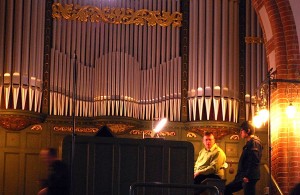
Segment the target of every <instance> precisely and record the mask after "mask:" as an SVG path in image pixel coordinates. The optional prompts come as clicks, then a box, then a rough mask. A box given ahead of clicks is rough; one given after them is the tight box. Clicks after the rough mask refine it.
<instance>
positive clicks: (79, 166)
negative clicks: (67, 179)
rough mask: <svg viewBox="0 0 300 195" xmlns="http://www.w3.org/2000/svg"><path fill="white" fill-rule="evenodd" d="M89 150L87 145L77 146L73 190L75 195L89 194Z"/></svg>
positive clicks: (79, 144) (80, 144)
mask: <svg viewBox="0 0 300 195" xmlns="http://www.w3.org/2000/svg"><path fill="white" fill-rule="evenodd" d="M88 148H89V145H88V144H87V143H78V144H76V146H75V157H74V164H73V166H74V169H73V175H74V177H73V184H74V185H73V190H74V194H87V182H88V174H87V172H88V163H89V162H88V161H89V157H90V156H89V155H88Z"/></svg>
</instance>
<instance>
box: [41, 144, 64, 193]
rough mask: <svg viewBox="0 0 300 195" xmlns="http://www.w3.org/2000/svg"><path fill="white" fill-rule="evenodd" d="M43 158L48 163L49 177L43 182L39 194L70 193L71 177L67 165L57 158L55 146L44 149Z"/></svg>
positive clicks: (42, 151)
mask: <svg viewBox="0 0 300 195" xmlns="http://www.w3.org/2000/svg"><path fill="white" fill-rule="evenodd" d="M40 157H41V159H42V160H43V161H44V162H45V163H46V164H47V165H48V172H49V173H48V178H47V179H46V180H44V181H43V182H42V184H41V185H42V189H41V190H40V191H39V193H38V195H69V194H70V177H69V169H68V167H67V165H66V164H65V163H64V162H62V161H61V160H59V159H58V158H57V152H56V149H54V148H46V149H42V150H41V152H40Z"/></svg>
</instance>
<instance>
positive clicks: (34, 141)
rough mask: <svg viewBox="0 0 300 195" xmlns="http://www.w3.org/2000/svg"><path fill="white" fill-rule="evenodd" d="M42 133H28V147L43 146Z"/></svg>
mask: <svg viewBox="0 0 300 195" xmlns="http://www.w3.org/2000/svg"><path fill="white" fill-rule="evenodd" d="M41 145H42V140H41V134H37V133H26V148H41Z"/></svg>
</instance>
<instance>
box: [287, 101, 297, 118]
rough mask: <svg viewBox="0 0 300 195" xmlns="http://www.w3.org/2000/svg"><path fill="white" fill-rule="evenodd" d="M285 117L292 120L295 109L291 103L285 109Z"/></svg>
mask: <svg viewBox="0 0 300 195" xmlns="http://www.w3.org/2000/svg"><path fill="white" fill-rule="evenodd" d="M285 111H286V115H287V117H288V118H294V117H295V114H296V108H295V106H293V104H292V103H290V105H289V106H288V107H287V108H286V110H285Z"/></svg>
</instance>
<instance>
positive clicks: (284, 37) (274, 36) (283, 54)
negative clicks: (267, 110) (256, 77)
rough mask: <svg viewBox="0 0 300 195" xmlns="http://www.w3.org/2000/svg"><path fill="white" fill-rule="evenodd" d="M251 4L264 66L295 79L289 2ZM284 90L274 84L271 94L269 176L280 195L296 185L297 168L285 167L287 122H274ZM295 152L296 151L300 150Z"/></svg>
mask: <svg viewBox="0 0 300 195" xmlns="http://www.w3.org/2000/svg"><path fill="white" fill-rule="evenodd" d="M252 4H253V7H254V9H255V11H256V13H257V15H258V18H259V21H260V24H261V27H262V30H263V32H264V41H265V46H266V53H267V59H268V67H269V68H271V67H273V68H276V70H277V74H276V77H277V78H281V79H293V78H296V77H297V76H298V75H299V72H300V54H299V43H298V37H297V36H298V35H297V31H296V24H295V19H294V16H293V12H292V10H291V7H290V3H289V0H252ZM285 89H286V84H283V83H278V84H277V90H275V91H272V95H271V134H272V139H271V144H272V154H271V156H272V157H271V159H272V174H273V176H274V177H275V179H276V181H277V182H278V184H279V186H280V188H281V190H282V191H283V193H284V194H287V193H288V192H289V190H290V189H291V188H292V187H293V186H294V185H295V184H296V183H299V182H300V175H299V174H298V170H299V168H300V167H295V168H291V167H290V165H289V164H290V161H291V158H290V157H289V155H290V152H291V149H290V148H289V142H287V141H286V140H287V139H288V140H289V141H291V143H294V141H293V140H295V135H290V134H289V130H288V129H289V128H288V124H287V123H278V124H279V125H277V121H281V120H284V119H283V118H284V117H285V113H284V112H285V107H286V105H284V104H286V103H282V102H285V101H286V97H285V96H286V95H285ZM275 123H276V124H275ZM282 135H285V136H282ZM295 150H300V147H298V148H295ZM296 154H297V156H296V159H299V158H300V155H299V154H298V153H296Z"/></svg>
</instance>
